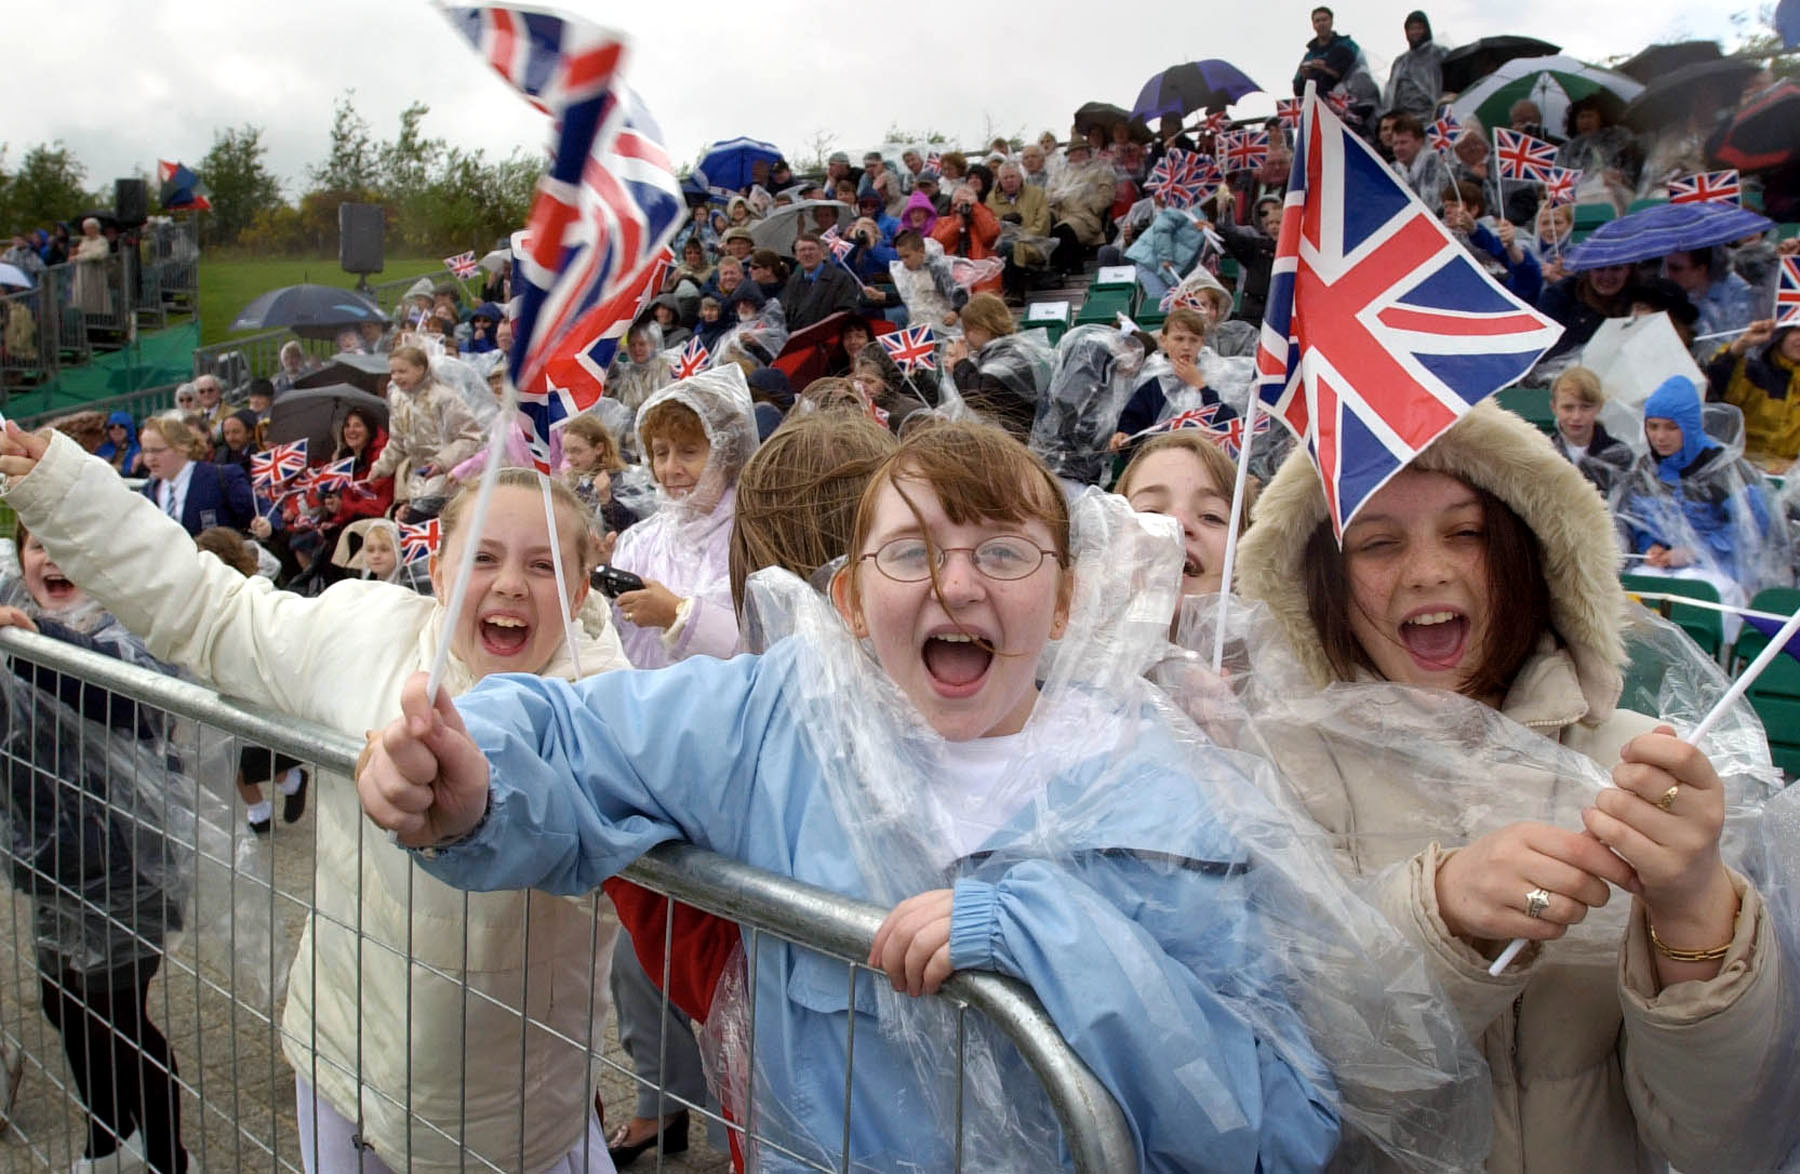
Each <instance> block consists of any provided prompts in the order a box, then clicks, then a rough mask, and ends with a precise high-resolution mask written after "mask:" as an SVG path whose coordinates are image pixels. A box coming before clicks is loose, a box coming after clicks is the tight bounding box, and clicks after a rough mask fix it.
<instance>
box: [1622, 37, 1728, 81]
mask: <svg viewBox="0 0 1800 1174" xmlns="http://www.w3.org/2000/svg"><path fill="white" fill-rule="evenodd" d="M1721 56H1723V55H1722V54H1721V53H1720V52H1719V43H1718V42H1717V41H1676V42H1674V43H1673V44H1669V45H1651V46H1650V47H1649V48H1648V49H1645V50H1644V51H1643V52H1641V53H1639V54H1638V55H1637V56H1635V57H1633V58H1632V59H1631V60H1630V61H1627V62H1626V63H1625V64H1623V65H1621V66H1619V67H1618V68H1619V72H1620V73H1622V74H1624V75H1625V76H1626V77H1628V78H1632V79H1633V80H1636V81H1640V82H1642V83H1644V84H1645V85H1649V84H1650V83H1651V82H1654V81H1655V80H1656V79H1657V78H1659V77H1661V76H1662V75H1663V74H1665V73H1674V72H1675V71H1676V70H1678V69H1680V68H1682V67H1683V66H1687V65H1698V64H1700V63H1701V62H1704V61H1717V60H1718V59H1719V58H1720V57H1721Z"/></svg>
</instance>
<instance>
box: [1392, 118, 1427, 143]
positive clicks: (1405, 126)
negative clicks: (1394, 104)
mask: <svg viewBox="0 0 1800 1174" xmlns="http://www.w3.org/2000/svg"><path fill="white" fill-rule="evenodd" d="M1393 130H1394V133H1395V134H1397V135H1411V136H1412V137H1413V138H1415V139H1423V138H1424V137H1425V124H1424V123H1422V122H1420V121H1419V116H1418V115H1416V114H1408V113H1406V112H1405V111H1401V112H1400V113H1399V114H1398V115H1397V116H1395V118H1394V128H1393Z"/></svg>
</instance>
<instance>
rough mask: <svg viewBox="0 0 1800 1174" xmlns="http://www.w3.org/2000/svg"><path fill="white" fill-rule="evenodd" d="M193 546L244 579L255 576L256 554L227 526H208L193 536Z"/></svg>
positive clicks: (246, 541) (241, 537)
mask: <svg viewBox="0 0 1800 1174" xmlns="http://www.w3.org/2000/svg"><path fill="white" fill-rule="evenodd" d="M194 545H195V546H197V547H199V548H200V549H201V550H204V551H206V552H207V553H208V554H211V555H214V556H216V557H217V558H218V560H219V561H220V562H222V563H224V564H225V565H226V566H228V567H230V568H231V569H232V570H234V571H236V572H237V573H238V574H240V575H242V576H243V577H244V578H246V579H248V578H249V577H250V576H252V575H254V574H256V567H257V561H256V553H255V552H254V551H252V550H251V549H250V543H249V541H248V540H247V539H245V537H244V536H243V535H242V534H239V533H238V532H237V531H236V530H233V529H232V528H231V527H229V526H208V527H207V528H206V529H204V530H202V531H200V533H198V534H196V535H194Z"/></svg>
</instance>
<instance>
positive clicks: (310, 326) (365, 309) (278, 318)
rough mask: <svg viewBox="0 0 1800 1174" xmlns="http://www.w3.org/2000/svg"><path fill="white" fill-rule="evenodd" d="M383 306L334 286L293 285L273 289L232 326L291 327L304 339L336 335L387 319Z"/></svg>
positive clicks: (240, 328) (251, 305)
mask: <svg viewBox="0 0 1800 1174" xmlns="http://www.w3.org/2000/svg"><path fill="white" fill-rule="evenodd" d="M386 321H387V315H386V314H383V313H382V312H381V308H380V307H379V306H377V305H376V304H375V303H374V302H371V301H370V300H369V299H368V298H365V297H363V296H362V295H361V294H358V293H355V292H353V291H351V290H347V289H339V288H337V287H336V286H332V285H290V286H287V287H286V288H284V289H276V290H270V291H269V292H268V293H266V294H264V295H262V296H261V297H260V298H257V299H256V300H255V301H253V302H251V303H250V304H249V305H248V306H245V307H244V308H243V309H242V310H241V311H239V312H238V316H237V317H236V318H235V319H233V320H232V323H231V329H232V330H233V331H238V330H277V329H280V328H281V327H283V326H286V327H290V328H291V329H292V330H293V332H294V333H295V334H298V335H299V336H300V337H302V338H333V337H335V336H336V335H337V333H338V332H339V331H340V330H345V329H347V328H351V327H356V326H361V325H362V324H363V323H364V322H386Z"/></svg>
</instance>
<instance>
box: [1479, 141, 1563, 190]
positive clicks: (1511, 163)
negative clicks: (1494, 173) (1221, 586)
mask: <svg viewBox="0 0 1800 1174" xmlns="http://www.w3.org/2000/svg"><path fill="white" fill-rule="evenodd" d="M1494 157H1495V158H1496V159H1498V160H1499V163H1500V167H1499V172H1500V178H1501V179H1528V180H1534V181H1536V182H1538V183H1542V182H1543V181H1544V180H1545V179H1546V178H1548V177H1549V175H1550V169H1551V168H1553V167H1555V166H1556V148H1555V147H1554V146H1552V145H1551V144H1549V143H1546V142H1545V141H1544V140H1543V139H1540V138H1534V137H1533V136H1531V135H1528V134H1526V133H1524V132H1523V131H1517V130H1508V129H1506V128H1505V127H1495V128H1494Z"/></svg>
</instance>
